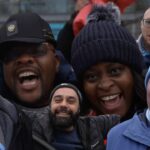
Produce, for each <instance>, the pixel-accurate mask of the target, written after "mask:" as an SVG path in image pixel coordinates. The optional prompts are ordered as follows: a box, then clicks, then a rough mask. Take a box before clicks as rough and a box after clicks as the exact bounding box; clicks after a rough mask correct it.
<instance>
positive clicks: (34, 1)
mask: <svg viewBox="0 0 150 150" xmlns="http://www.w3.org/2000/svg"><path fill="white" fill-rule="evenodd" d="M74 4H75V0H0V25H1V24H2V23H3V22H4V21H5V20H6V19H7V18H8V17H9V15H10V14H13V13H16V12H25V11H33V12H36V13H38V14H39V15H40V16H41V17H43V18H44V19H45V20H47V21H48V22H49V23H50V24H51V26H52V29H53V32H54V35H55V37H56V38H57V34H58V32H59V30H60V29H61V28H62V27H63V25H64V23H65V22H66V21H67V20H68V19H69V17H70V15H71V14H72V12H73V11H74ZM149 6H150V0H136V3H134V4H133V5H131V6H130V7H128V8H127V9H126V11H125V13H124V14H123V15H122V23H123V25H124V26H126V27H127V28H128V29H129V31H130V32H131V33H132V34H133V36H134V37H135V38H136V37H137V36H138V35H139V32H140V28H139V27H140V24H139V23H140V20H141V18H142V15H143V13H144V11H145V10H146V9H147V8H148V7H149Z"/></svg>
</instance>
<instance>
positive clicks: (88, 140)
mask: <svg viewBox="0 0 150 150" xmlns="http://www.w3.org/2000/svg"><path fill="white" fill-rule="evenodd" d="M44 120H45V119H44V118H41V122H40V123H41V124H39V122H37V123H35V124H34V131H33V135H34V136H35V137H36V138H37V139H36V138H35V147H36V150H51V149H50V147H49V148H48V147H47V145H50V144H51V140H52V136H53V128H52V126H51V123H50V122H47V123H46V122H44ZM46 120H47V119H46ZM119 121H120V117H119V116H117V115H100V116H90V117H89V116H85V117H80V118H79V119H78V121H77V129H78V131H79V132H78V133H79V136H80V138H81V142H82V144H83V147H84V149H85V150H105V145H104V139H106V136H107V133H108V131H109V130H110V129H111V128H112V127H113V126H114V125H116V124H117V123H119ZM43 124H45V126H44V128H43ZM40 139H44V143H42V141H41V142H39V141H40ZM36 141H37V142H36ZM42 147H43V148H44V147H45V149H42Z"/></svg>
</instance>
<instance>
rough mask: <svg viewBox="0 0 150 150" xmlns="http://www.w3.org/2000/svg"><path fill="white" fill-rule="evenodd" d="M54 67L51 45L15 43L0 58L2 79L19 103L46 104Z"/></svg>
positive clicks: (56, 61)
mask: <svg viewBox="0 0 150 150" xmlns="http://www.w3.org/2000/svg"><path fill="white" fill-rule="evenodd" d="M58 66H59V60H58V58H57V57H56V55H55V49H54V47H53V45H52V44H50V43H47V42H44V43H41V44H27V43H20V44H19V43H16V44H14V45H13V46H10V47H9V48H8V49H6V52H5V55H4V58H3V71H4V80H5V82H6V85H7V86H8V88H9V89H10V91H12V93H13V94H14V95H15V96H16V97H17V98H18V99H19V100H20V101H21V102H26V103H32V104H33V103H38V104H39V105H40V104H44V103H45V104H46V103H48V99H49V92H50V89H51V88H52V85H53V81H54V78H55V74H56V71H57V68H58Z"/></svg>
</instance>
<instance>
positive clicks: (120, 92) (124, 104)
mask: <svg viewBox="0 0 150 150" xmlns="http://www.w3.org/2000/svg"><path fill="white" fill-rule="evenodd" d="M133 86H134V80H133V75H132V73H131V71H130V69H129V67H127V66H125V65H123V64H119V63H99V64H96V65H94V66H92V67H91V68H89V69H88V70H87V71H86V72H85V73H84V77H83V88H84V92H85V95H86V97H87V98H88V100H89V101H90V103H91V104H92V105H93V109H94V110H96V112H97V114H119V115H120V116H121V117H123V116H125V115H126V114H127V112H128V110H129V108H130V107H131V105H132V101H133Z"/></svg>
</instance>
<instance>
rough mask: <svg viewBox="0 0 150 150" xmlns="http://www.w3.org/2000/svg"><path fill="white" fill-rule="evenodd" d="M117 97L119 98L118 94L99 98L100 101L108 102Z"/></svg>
mask: <svg viewBox="0 0 150 150" xmlns="http://www.w3.org/2000/svg"><path fill="white" fill-rule="evenodd" d="M118 96H119V94H115V95H111V96H105V97H101V100H103V101H109V100H112V99H115V98H117V97H118Z"/></svg>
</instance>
